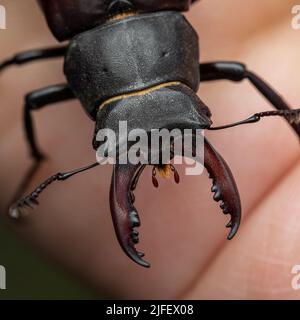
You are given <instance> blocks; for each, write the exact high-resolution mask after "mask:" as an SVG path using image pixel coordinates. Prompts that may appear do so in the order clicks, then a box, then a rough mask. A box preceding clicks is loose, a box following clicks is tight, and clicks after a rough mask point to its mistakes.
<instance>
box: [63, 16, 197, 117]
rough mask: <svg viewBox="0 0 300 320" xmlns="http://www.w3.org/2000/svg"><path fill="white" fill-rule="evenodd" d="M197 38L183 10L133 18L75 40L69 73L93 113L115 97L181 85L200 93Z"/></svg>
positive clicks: (67, 67) (110, 23) (68, 62)
mask: <svg viewBox="0 0 300 320" xmlns="http://www.w3.org/2000/svg"><path fill="white" fill-rule="evenodd" d="M198 63H199V49H198V36H197V34H196V32H195V31H194V30H193V28H192V27H191V25H190V24H189V23H188V21H187V20H186V19H185V18H184V17H183V15H181V14H180V13H178V12H174V11H166V12H157V13H150V14H140V15H130V16H126V17H125V18H123V19H112V20H110V21H108V22H107V23H106V24H104V25H102V26H100V27H97V28H94V29H92V30H90V31H87V32H84V33H82V34H80V35H78V36H76V37H75V38H74V39H73V40H72V41H71V44H70V47H69V50H68V53H67V56H66V61H65V74H66V77H67V79H68V82H69V84H70V86H71V88H72V90H73V91H74V93H75V94H76V96H77V97H78V98H79V99H80V100H81V103H82V105H83V106H84V108H85V109H86V111H87V112H88V114H89V115H91V116H92V117H94V116H95V113H96V110H97V106H99V105H100V104H102V103H103V102H104V101H105V100H107V99H111V98H113V97H115V96H120V95H124V94H127V93H132V92H136V91H141V90H145V89H147V88H151V87H154V86H157V85H159V84H163V83H168V82H173V81H178V82H182V83H184V84H185V85H187V86H189V87H190V88H191V89H193V90H194V91H197V89H198V85H199V68H198Z"/></svg>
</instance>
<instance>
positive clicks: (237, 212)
mask: <svg viewBox="0 0 300 320" xmlns="http://www.w3.org/2000/svg"><path fill="white" fill-rule="evenodd" d="M204 166H205V168H206V170H207V171H208V173H209V177H210V178H211V179H212V181H213V186H212V188H211V190H212V192H214V200H215V201H217V202H218V201H221V204H220V207H221V209H222V210H223V212H224V214H230V215H231V220H230V222H229V223H228V224H227V226H226V227H227V228H231V231H230V233H229V235H228V239H229V240H230V239H232V238H233V237H234V235H235V234H236V232H237V230H238V228H239V225H240V221H241V201H240V196H239V192H238V189H237V186H236V183H235V180H234V178H233V175H232V173H231V171H230V169H229V167H228V165H227V163H226V162H225V160H224V159H223V158H222V157H221V156H220V155H219V154H218V153H217V151H216V150H215V149H214V148H213V147H212V146H211V144H210V143H209V142H208V141H207V139H205V142H204Z"/></svg>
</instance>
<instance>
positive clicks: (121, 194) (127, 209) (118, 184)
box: [110, 164, 150, 267]
mask: <svg viewBox="0 0 300 320" xmlns="http://www.w3.org/2000/svg"><path fill="white" fill-rule="evenodd" d="M144 167H145V166H144V165H142V164H137V165H132V164H126V165H125V164H116V165H114V169H113V175H112V183H111V189H110V208H111V214H112V219H113V223H114V227H115V231H116V234H117V238H118V240H119V243H120V245H121V247H122V248H123V250H124V251H125V253H126V254H127V255H128V256H129V258H131V259H132V260H133V261H134V262H136V263H138V264H139V265H141V266H143V267H150V264H149V263H148V262H146V261H144V260H143V259H142V256H143V253H140V252H138V251H137V250H136V249H135V244H137V243H138V242H139V238H138V232H137V231H136V230H134V228H135V227H139V226H140V220H139V217H138V213H137V210H136V209H135V207H134V206H133V197H132V192H133V190H134V188H135V187H136V184H137V180H138V178H139V176H140V174H141V173H142V170H143V169H144Z"/></svg>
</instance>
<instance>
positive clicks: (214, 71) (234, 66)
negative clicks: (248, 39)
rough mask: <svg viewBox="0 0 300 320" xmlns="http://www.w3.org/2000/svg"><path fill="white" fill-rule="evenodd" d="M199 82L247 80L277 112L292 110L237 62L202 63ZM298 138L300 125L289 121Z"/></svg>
mask: <svg viewBox="0 0 300 320" xmlns="http://www.w3.org/2000/svg"><path fill="white" fill-rule="evenodd" d="M200 72H201V81H213V80H231V81H236V82H240V81H242V80H244V79H248V80H249V81H250V82H251V83H252V84H253V86H254V87H255V88H256V89H257V90H258V91H259V92H260V93H261V94H262V95H263V96H264V97H265V98H266V99H267V100H268V101H269V102H270V103H271V104H272V105H273V106H274V108H275V109H277V110H282V111H283V110H285V111H289V110H293V109H291V108H290V107H289V105H288V103H287V102H285V101H284V99H283V98H282V97H281V96H280V95H279V94H278V93H277V92H276V91H275V90H274V89H273V88H272V87H271V86H270V85H268V84H267V83H266V82H265V81H264V80H263V79H261V78H260V77H259V76H258V75H256V74H255V73H254V72H251V71H249V70H247V68H246V66H245V65H244V64H242V63H239V62H231V61H216V62H211V63H202V64H201V65H200ZM285 118H286V120H287V121H288V122H289V124H290V125H291V126H292V128H293V129H294V131H295V132H296V134H297V135H298V136H300V124H299V123H298V122H293V121H289V120H290V119H289V118H288V117H285Z"/></svg>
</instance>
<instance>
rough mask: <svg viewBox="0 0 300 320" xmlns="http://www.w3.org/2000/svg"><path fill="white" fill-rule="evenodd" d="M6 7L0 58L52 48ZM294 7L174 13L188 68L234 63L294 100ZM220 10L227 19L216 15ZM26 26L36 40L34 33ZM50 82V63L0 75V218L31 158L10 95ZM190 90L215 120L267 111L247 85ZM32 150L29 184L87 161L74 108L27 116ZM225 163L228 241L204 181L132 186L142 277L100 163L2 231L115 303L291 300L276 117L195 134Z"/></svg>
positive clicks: (11, 4)
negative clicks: (230, 212) (190, 54)
mask: <svg viewBox="0 0 300 320" xmlns="http://www.w3.org/2000/svg"><path fill="white" fill-rule="evenodd" d="M2 3H3V4H4V5H5V6H7V8H8V9H10V10H9V12H11V18H10V21H9V26H8V30H7V31H5V32H2V31H1V33H0V37H1V38H0V39H1V52H0V59H1V60H2V59H4V58H6V57H7V56H9V55H11V54H12V53H15V52H16V51H21V50H24V49H29V48H34V47H41V46H43V45H45V46H48V45H49V44H50V45H51V44H55V41H54V40H53V38H52V37H51V35H50V33H49V31H48V29H47V27H46V25H45V22H44V20H43V18H42V16H41V14H40V12H39V11H38V8H37V6H36V4H35V2H34V1H32V0H28V1H26V5H25V3H24V4H23V3H22V4H21V3H20V2H19V1H18V3H17V1H8V0H7V1H2ZM293 3H294V1H286V0H285V1H282V0H264V1H259V0H253V1H249V6H248V7H247V8H246V7H245V6H243V4H242V3H241V1H237V0H227V1H218V0H209V1H203V2H202V3H201V2H200V3H199V4H197V5H195V6H194V7H193V10H192V11H191V12H189V13H188V14H187V17H188V18H189V21H190V22H191V23H192V24H193V26H194V27H195V29H196V30H197V32H198V33H199V35H200V39H201V49H202V56H201V61H210V60H218V59H219V60H220V59H225V60H237V61H243V62H246V63H247V65H248V67H249V69H251V70H253V71H255V72H257V73H258V74H260V75H261V76H262V77H263V78H265V79H267V80H268V82H269V83H271V84H272V85H273V86H274V87H275V88H277V90H278V91H280V92H281V93H282V95H283V96H285V97H286V99H287V100H288V101H289V102H290V104H291V105H292V106H293V107H294V108H296V107H299V105H300V98H299V85H300V77H299V70H300V61H299V50H300V41H299V39H300V38H299V37H300V31H295V30H293V29H292V28H291V24H290V22H291V13H290V12H291V8H292V5H293ZM228 12H230V14H228ZM37 30H38V32H37ZM60 82H64V78H63V76H62V74H61V62H60V61H59V60H57V61H50V62H41V63H35V64H32V65H30V66H26V67H23V68H22V69H19V70H17V68H16V69H13V68H12V69H11V70H10V71H7V72H6V73H5V74H3V75H1V78H0V97H1V109H0V121H1V126H0V159H1V166H2V168H1V172H0V183H1V195H0V197H1V198H0V203H1V209H2V210H1V211H2V213H4V211H5V210H4V208H5V206H6V205H7V204H8V202H9V199H10V198H11V196H12V195H13V192H14V190H15V189H16V187H17V185H18V183H19V182H20V180H21V178H22V176H23V174H24V173H25V171H26V168H28V167H29V165H30V163H31V161H30V159H29V157H28V155H27V150H26V146H25V144H24V140H23V132H22V123H21V120H22V110H21V109H22V108H21V104H22V96H23V95H24V94H25V93H27V92H29V91H31V90H32V89H35V88H40V87H43V86H47V85H49V84H55V83H60ZM198 94H199V96H200V97H201V98H202V99H203V101H205V102H206V103H207V105H208V106H209V107H210V109H211V111H212V114H213V121H214V124H215V125H221V124H226V123H229V122H233V121H237V120H240V119H244V118H246V117H248V116H250V115H252V114H253V113H255V112H259V111H264V110H272V107H271V106H270V105H268V103H267V102H266V101H265V100H264V99H263V98H262V97H261V96H260V95H259V94H258V93H256V91H255V90H254V89H252V88H251V87H250V85H249V84H247V83H246V82H243V84H230V83H229V82H225V81H222V82H216V83H209V84H203V85H202V86H201V88H200V91H199V93H198ZM35 119H36V124H37V129H38V131H39V143H40V145H41V146H43V150H44V151H45V152H46V153H47V154H48V155H49V159H48V160H47V162H44V163H43V165H42V167H41V169H40V170H39V172H38V173H37V174H36V176H35V177H34V179H33V181H32V183H31V184H30V187H29V190H28V191H31V189H32V188H33V187H35V186H36V185H37V184H38V183H39V182H41V181H43V180H44V179H45V178H47V177H48V176H49V175H51V174H54V173H56V172H59V171H62V172H63V171H68V170H70V169H75V168H78V167H80V166H84V165H86V164H89V163H92V162H94V160H95V153H94V151H93V150H92V148H91V139H92V133H93V128H94V124H93V123H92V122H91V121H90V120H89V119H88V118H87V117H86V116H85V114H84V112H82V110H81V107H80V105H79V103H78V102H68V103H63V104H59V105H57V106H56V107H53V108H52V107H49V108H46V109H45V110H43V111H40V112H36V113H35ZM206 136H207V137H208V139H209V140H210V142H211V143H212V144H213V145H214V147H215V148H216V149H217V150H218V152H220V153H221V154H222V156H223V157H224V158H225V159H226V161H227V163H228V164H229V166H230V168H231V169H232V172H233V174H234V176H235V178H236V182H237V185H238V187H239V191H240V195H241V201H242V207H243V219H242V225H241V228H240V230H239V232H238V234H237V236H236V237H235V238H234V239H233V240H231V241H230V242H229V241H227V240H226V235H227V232H228V230H227V229H225V224H226V223H227V222H228V221H227V219H228V217H227V216H226V217H225V216H223V215H222V213H221V210H220V209H219V207H218V205H217V204H216V203H215V202H214V201H213V200H212V194H211V193H210V187H211V181H210V180H209V179H208V175H207V173H204V174H203V175H202V176H199V177H198V176H196V177H195V176H185V175H184V166H177V169H178V171H179V173H180V175H181V183H180V184H179V185H176V184H174V182H173V181H172V180H170V181H167V180H162V179H160V180H159V183H160V188H159V189H158V190H156V189H155V188H153V186H152V183H151V168H150V167H149V168H147V169H146V170H145V172H144V174H143V176H142V177H141V179H140V182H139V185H138V189H137V191H136V192H135V194H136V199H137V202H136V206H137V208H138V210H139V212H140V216H141V220H142V227H141V228H139V231H140V244H139V245H138V249H139V250H140V251H143V252H145V253H146V257H145V258H146V259H147V260H148V261H150V262H151V264H152V267H151V269H144V268H141V267H139V266H137V265H135V264H134V263H133V262H131V261H130V260H129V259H128V258H127V257H126V256H125V255H124V253H123V252H122V251H121V249H120V248H119V245H118V243H117V240H116V237H115V234H114V230H113V225H112V221H111V217H110V210H109V197H108V194H109V185H110V179H111V171H112V170H111V167H108V166H106V167H100V168H96V169H93V170H91V171H90V172H87V173H85V174H82V175H79V176H76V177H74V178H73V179H71V180H69V181H67V182H63V183H57V184H56V185H55V186H53V187H51V188H49V189H48V190H47V192H46V193H45V194H44V195H43V196H42V197H41V199H40V200H41V201H40V202H41V204H40V206H39V207H38V208H37V209H36V210H35V211H34V212H32V213H31V215H30V216H28V217H27V219H26V221H25V223H19V224H12V226H13V228H14V229H15V230H16V233H18V234H20V235H21V236H22V237H24V238H25V239H26V240H28V241H30V242H31V243H32V244H33V246H35V247H36V248H38V250H39V251H40V252H41V253H42V254H43V255H44V256H46V257H48V258H49V259H51V260H52V261H55V262H56V263H58V264H59V265H61V266H63V267H64V268H66V269H67V270H68V271H69V272H72V273H74V274H76V275H77V276H78V277H80V278H81V279H82V280H83V281H85V282H87V283H89V284H90V285H91V286H93V287H94V288H95V289H96V290H97V292H99V293H100V294H102V295H103V294H104V295H106V296H110V297H121V298H129V299H130V298H134V299H136V298H140V299H144V298H145V299H146V298H158V299H159V298H179V299H208V298H217V299H298V298H300V291H296V290H293V289H292V287H291V280H292V278H293V275H292V273H291V270H292V267H293V266H294V265H296V264H300V233H299V230H300V215H299V211H300V202H299V194H300V183H299V181H300V161H299V142H298V139H297V137H296V136H295V134H293V132H292V130H291V129H290V128H289V126H288V125H287V124H286V123H285V122H284V121H283V120H282V119H277V118H274V119H266V120H263V121H262V122H261V123H258V124H255V125H247V126H243V127H236V128H232V129H228V130H224V131H219V132H210V133H207V135H206Z"/></svg>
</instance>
